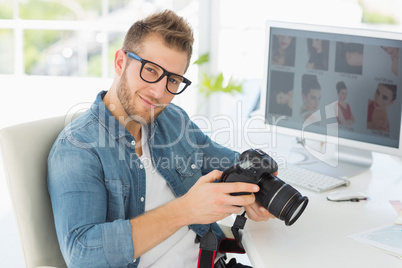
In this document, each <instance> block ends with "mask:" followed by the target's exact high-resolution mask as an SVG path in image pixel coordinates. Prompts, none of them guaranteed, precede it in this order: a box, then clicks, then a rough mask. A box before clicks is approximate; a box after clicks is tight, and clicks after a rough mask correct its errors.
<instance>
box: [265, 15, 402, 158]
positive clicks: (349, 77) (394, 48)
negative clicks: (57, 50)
mask: <svg viewBox="0 0 402 268" xmlns="http://www.w3.org/2000/svg"><path fill="white" fill-rule="evenodd" d="M266 29H267V35H266V43H267V45H266V55H265V57H266V58H265V70H264V72H265V77H264V85H263V90H262V91H263V93H262V102H261V106H262V107H263V108H264V116H265V119H266V121H267V123H268V124H269V125H274V126H275V127H276V129H277V131H278V132H281V133H284V134H289V135H293V136H296V137H300V138H310V139H318V140H325V141H331V140H336V142H337V143H339V144H340V145H344V146H348V147H352V148H359V149H363V150H369V151H377V152H383V153H391V154H396V155H402V149H401V146H402V144H401V142H402V141H401V115H402V101H401V100H402V98H401V95H402V71H401V68H402V66H401V58H400V56H399V52H400V51H401V49H402V33H391V32H384V31H377V30H368V29H351V28H339V27H328V26H325V27H324V26H315V25H303V24H294V23H285V22H272V21H268V22H267V27H266ZM329 126H331V127H329ZM334 126H335V129H334Z"/></svg>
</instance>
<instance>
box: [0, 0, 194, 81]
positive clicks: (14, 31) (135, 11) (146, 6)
mask: <svg viewBox="0 0 402 268" xmlns="http://www.w3.org/2000/svg"><path fill="white" fill-rule="evenodd" d="M196 7H197V1H192V0H188V1H177V0H170V1H164V2H161V1H149V0H148V1H146V0H113V1H112V0H102V1H99V0H65V1H58V0H0V41H1V43H0V60H1V61H0V74H27V75H44V76H72V77H113V75H114V71H113V59H114V52H115V51H116V49H118V48H120V47H121V45H122V43H123V39H124V35H125V33H126V31H127V30H128V28H129V27H130V26H131V24H132V23H133V22H134V21H135V20H137V19H139V18H141V17H144V16H145V15H147V14H148V13H150V12H153V11H158V10H162V9H165V8H170V9H173V10H175V8H177V9H178V10H177V11H176V10H175V11H176V12H178V13H179V12H182V13H183V14H180V15H183V16H186V17H188V16H192V17H193V16H194V15H195V16H197V15H196V14H197V13H196V12H194V8H196ZM186 13H188V14H186Z"/></svg>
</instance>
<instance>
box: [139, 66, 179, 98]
mask: <svg viewBox="0 0 402 268" xmlns="http://www.w3.org/2000/svg"><path fill="white" fill-rule="evenodd" d="M163 73H164V71H163V70H162V68H160V67H159V66H157V65H155V64H153V63H151V62H146V63H145V64H144V65H143V67H142V70H141V77H142V79H144V80H145V81H147V82H149V83H153V82H156V81H157V80H158V79H159V78H160V77H161V76H162V75H163ZM167 79H168V80H167V84H166V86H167V89H168V90H169V91H170V92H172V93H177V92H181V91H182V90H183V89H184V88H185V87H186V83H185V82H184V81H183V77H181V76H179V75H174V74H170V75H168V78H167Z"/></svg>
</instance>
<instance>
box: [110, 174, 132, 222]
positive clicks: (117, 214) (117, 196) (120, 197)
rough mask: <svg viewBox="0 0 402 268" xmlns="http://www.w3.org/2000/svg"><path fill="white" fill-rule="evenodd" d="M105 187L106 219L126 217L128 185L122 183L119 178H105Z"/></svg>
mask: <svg viewBox="0 0 402 268" xmlns="http://www.w3.org/2000/svg"><path fill="white" fill-rule="evenodd" d="M105 184H106V189H107V216H106V219H107V221H115V220H117V219H125V218H126V213H125V211H126V208H127V205H128V194H129V191H130V186H129V185H124V184H123V183H122V181H121V180H118V179H117V180H106V181H105Z"/></svg>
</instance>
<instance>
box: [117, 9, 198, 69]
mask: <svg viewBox="0 0 402 268" xmlns="http://www.w3.org/2000/svg"><path fill="white" fill-rule="evenodd" d="M150 33H157V34H159V35H160V36H161V37H162V38H163V40H164V43H165V45H166V46H168V47H170V48H174V49H177V50H179V51H182V52H186V53H187V57H188V59H187V66H186V69H187V68H188V66H189V64H190V59H191V55H192V53H193V43H194V36H193V30H192V29H191V27H190V25H189V24H188V23H187V21H185V20H184V19H183V18H182V17H179V16H178V15H176V13H174V12H173V11H171V10H165V11H163V12H160V13H155V14H151V15H149V16H148V17H146V18H145V19H142V20H138V21H136V22H135V23H134V24H133V25H132V26H131V27H130V29H129V30H128V32H127V34H126V37H125V38H124V43H123V50H130V49H133V50H134V52H136V53H138V50H140V46H141V44H142V42H143V41H144V39H145V37H147V35H148V34H150Z"/></svg>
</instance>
